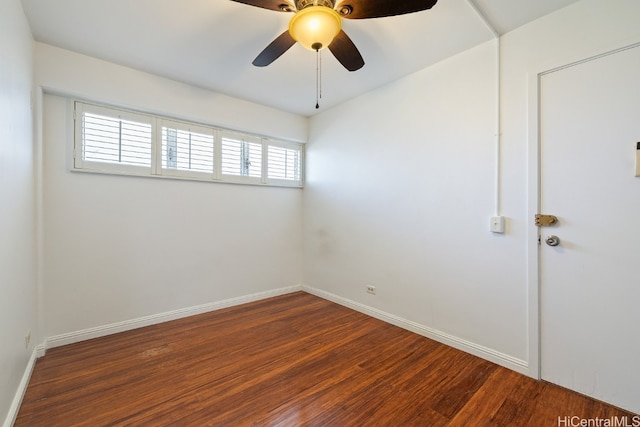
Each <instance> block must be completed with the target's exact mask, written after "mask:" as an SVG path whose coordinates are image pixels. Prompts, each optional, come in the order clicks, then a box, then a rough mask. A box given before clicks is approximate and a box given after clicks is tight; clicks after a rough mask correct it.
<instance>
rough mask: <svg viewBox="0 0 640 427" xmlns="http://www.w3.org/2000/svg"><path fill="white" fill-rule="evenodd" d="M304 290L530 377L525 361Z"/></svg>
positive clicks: (372, 309)
mask: <svg viewBox="0 0 640 427" xmlns="http://www.w3.org/2000/svg"><path fill="white" fill-rule="evenodd" d="M302 290H303V291H305V292H307V293H310V294H312V295H315V296H318V297H320V298H323V299H326V300H329V301H332V302H335V303H336V304H340V305H342V306H345V307H348V308H351V309H353V310H356V311H359V312H360V313H364V314H366V315H369V316H371V317H375V318H376V319H379V320H382V321H383V322H387V323H390V324H392V325H395V326H398V327H400V328H402V329H406V330H408V331H411V332H414V333H416V334H419V335H422V336H424V337H427V338H430V339H432V340H434V341H438V342H441V343H443V344H446V345H448V346H450V347H453V348H456V349H458V350H461V351H464V352H466V353H469V354H473V355H474V356H478V357H480V358H482V359H485V360H488V361H490V362H493V363H496V364H498V365H500V366H504V367H505V368H508V369H511V370H513V371H516V372H519V373H521V374H524V375H530V373H529V364H528V363H527V362H526V361H524V360H520V359H517V358H515V357H512V356H509V355H507V354H504V353H501V352H499V351H496V350H493V349H491V348H488V347H484V346H482V345H479V344H476V343H473V342H471V341H467V340H464V339H462V338H459V337H456V336H453V335H450V334H447V333H444V332H442V331H438V330H437V329H433V328H430V327H428V326H425V325H421V324H419V323H416V322H413V321H411V320H407V319H403V318H401V317H399V316H396V315H393V314H390V313H386V312H384V311H382V310H378V309H376V308H373V307H369V306H367V305H364V304H361V303H359V302H355V301H352V300H349V299H347V298H343V297H341V296H338V295H335V294H332V293H330V292H326V291H323V290H320V289H316V288H313V287H310V286H306V285H305V286H302Z"/></svg>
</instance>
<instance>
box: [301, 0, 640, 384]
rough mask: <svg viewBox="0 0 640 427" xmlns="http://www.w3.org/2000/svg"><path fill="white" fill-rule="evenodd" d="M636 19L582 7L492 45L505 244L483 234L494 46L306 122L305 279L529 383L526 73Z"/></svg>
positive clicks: (625, 32)
mask: <svg viewBox="0 0 640 427" xmlns="http://www.w3.org/2000/svg"><path fill="white" fill-rule="evenodd" d="M638 22H640V2H637V1H636V0H616V1H611V2H600V1H596V0H584V1H582V2H579V3H576V4H574V5H572V6H570V7H569V8H566V9H563V10H561V11H559V12H557V13H554V14H552V15H549V16H547V17H544V18H542V19H539V20H537V21H535V22H533V23H531V24H529V25H527V26H525V27H523V28H521V29H518V30H516V31H514V32H512V33H509V34H507V35H505V36H504V37H503V38H502V84H501V90H502V111H501V116H502V123H503V124H502V150H501V158H502V165H501V168H500V173H501V175H502V179H501V184H500V188H501V191H500V196H501V200H502V209H501V210H502V212H501V213H502V214H503V215H505V216H506V217H507V218H508V220H507V233H506V234H505V235H492V234H491V233H490V232H489V217H490V216H491V215H492V214H493V210H494V200H495V198H494V197H495V196H494V192H495V190H494V182H493V180H494V174H495V170H496V169H495V168H496V162H495V159H494V154H495V151H494V147H495V144H494V126H493V123H494V120H495V114H494V108H495V90H496V87H495V84H494V81H495V69H494V67H493V65H494V61H495V50H494V46H495V42H488V43H486V44H484V45H481V46H478V47H476V48H474V49H471V50H469V51H467V52H464V53H462V54H460V55H458V56H456V57H453V58H450V59H448V60H445V61H443V62H442V63H439V64H437V65H435V66H432V67H429V68H427V69H425V70H422V71H420V72H418V73H415V74H413V75H411V76H408V77H406V78H404V79H402V80H400V81H397V82H395V83H393V84H390V85H388V86H385V87H383V88H381V89H379V90H376V91H374V92H371V93H368V94H366V95H364V96H361V97H359V98H357V99H354V100H352V101H351V102H348V103H346V104H343V105H341V106H338V107H336V108H334V109H332V110H329V111H326V112H324V113H322V114H320V115H318V116H315V117H314V118H313V119H312V121H311V125H310V129H311V130H310V138H309V140H310V143H309V145H308V147H307V187H306V189H305V193H304V240H305V273H304V278H305V284H307V285H309V286H312V287H314V288H317V289H319V290H321V291H323V292H328V293H330V294H331V295H334V296H337V297H338V298H342V299H346V300H349V301H351V302H353V303H355V304H362V305H365V306H368V307H373V308H374V309H377V310H380V311H381V312H383V313H386V314H390V315H392V316H395V317H396V318H400V319H403V320H406V321H408V322H406V323H407V324H410V325H411V324H417V325H420V326H421V327H422V328H423V329H424V330H425V331H430V332H436V333H437V334H439V333H442V335H441V336H443V337H448V336H452V337H453V338H454V339H455V340H457V341H458V342H460V343H462V344H463V347H466V349H467V350H471V351H474V350H479V352H477V353H479V354H484V355H485V356H489V357H490V358H491V357H492V356H496V357H497V359H498V360H497V361H499V362H500V363H503V364H505V365H507V366H510V367H512V368H515V369H519V368H522V369H519V370H522V371H523V372H526V373H529V374H531V375H537V365H536V363H537V360H535V352H536V349H535V348H533V346H532V345H531V343H532V342H533V343H535V337H534V336H532V335H533V334H534V333H535V331H534V329H532V326H531V323H530V322H531V317H530V314H531V313H530V304H529V296H528V295H529V294H528V293H529V278H530V277H531V275H530V273H529V270H528V268H529V252H530V249H531V246H532V245H531V242H530V241H529V240H528V235H529V231H530V229H531V227H533V219H532V218H530V217H529V206H528V202H529V195H528V189H529V185H528V181H527V180H528V177H529V173H528V167H529V165H530V159H529V158H528V157H527V156H528V149H529V145H528V144H529V142H528V135H529V133H528V122H527V120H528V108H529V106H530V105H531V104H530V100H529V99H528V91H529V89H528V84H529V81H530V75H532V74H533V75H535V74H536V73H538V72H540V71H544V70H546V69H548V68H550V67H551V66H558V65H562V64H566V63H569V62H572V61H575V60H578V59H582V58H585V57H587V56H590V55H593V54H596V53H600V52H603V51H606V50H608V49H613V48H617V47H620V46H623V45H626V44H629V43H631V42H633V41H638V40H640V27H639V26H638V25H637V23H638ZM534 105H535V104H534ZM534 160H535V159H534ZM533 197H534V198H535V195H533ZM533 248H534V249H533V250H534V251H535V244H534V246H533ZM367 284H372V285H375V286H376V287H377V295H375V296H372V295H369V294H367V293H366V292H365V285H367ZM532 286H536V284H535V283H534V284H532ZM412 322H413V323H412ZM532 331H533V333H532ZM532 340H533V341H532ZM494 360H495V359H494Z"/></svg>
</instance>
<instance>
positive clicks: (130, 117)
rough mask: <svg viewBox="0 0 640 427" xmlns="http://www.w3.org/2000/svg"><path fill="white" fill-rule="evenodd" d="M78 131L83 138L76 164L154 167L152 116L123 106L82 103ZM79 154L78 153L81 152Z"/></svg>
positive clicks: (133, 168)
mask: <svg viewBox="0 0 640 427" xmlns="http://www.w3.org/2000/svg"><path fill="white" fill-rule="evenodd" d="M82 107H83V108H81V109H80V110H77V111H80V120H79V121H78V123H77V127H79V129H78V132H77V133H79V134H80V135H81V138H82V142H83V143H82V144H81V146H79V147H76V148H77V149H79V153H78V152H76V156H75V162H74V165H75V167H82V168H87V167H88V168H91V167H93V168H95V169H98V170H105V171H109V170H111V171H131V172H134V171H136V170H138V171H139V172H144V171H147V172H150V171H151V163H152V162H151V158H152V156H151V151H152V146H153V138H152V119H151V117H148V116H144V115H140V114H133V113H129V112H125V111H120V110H112V109H109V110H105V109H103V108H99V107H95V108H91V109H90V110H87V109H86V108H84V106H82ZM78 154H79V155H78Z"/></svg>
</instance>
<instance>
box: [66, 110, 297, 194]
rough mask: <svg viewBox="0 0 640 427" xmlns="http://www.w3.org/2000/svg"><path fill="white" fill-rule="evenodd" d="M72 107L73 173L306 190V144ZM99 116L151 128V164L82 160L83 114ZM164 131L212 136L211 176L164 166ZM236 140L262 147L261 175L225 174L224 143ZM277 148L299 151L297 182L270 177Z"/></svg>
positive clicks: (135, 113)
mask: <svg viewBox="0 0 640 427" xmlns="http://www.w3.org/2000/svg"><path fill="white" fill-rule="evenodd" d="M70 101H71V102H70V103H69V104H70V108H71V109H72V120H73V129H74V136H73V141H72V143H73V148H72V150H71V151H72V153H73V158H72V161H71V170H72V171H77V172H93V173H104V174H117V175H130V176H144V177H155V178H170V179H184V180H192V181H207V182H219V183H234V184H245V185H258V186H272V187H293V188H303V187H304V144H303V143H297V142H288V141H283V140H278V139H272V138H267V137H263V136H260V135H255V134H250V133H246V132H241V131H236V130H232V129H225V128H220V127H216V126H211V125H207V124H203V123H196V122H190V121H185V120H181V119H176V118H171V117H165V116H159V115H154V114H150V113H145V112H139V111H134V110H128V109H124V108H120V107H112V106H109V105H104V104H95V103H91V102H86V101H82V100H78V99H76V100H70ZM85 113H89V114H96V115H101V116H106V117H112V118H119V119H122V120H128V121H134V122H140V123H144V124H148V125H150V126H151V130H150V132H151V159H150V163H151V165H150V166H149V167H146V166H136V165H129V164H123V163H110V162H106V161H105V162H100V161H93V160H86V159H84V158H83V149H84V140H83V136H84V134H83V118H84V114H85ZM163 128H169V129H177V130H179V131H183V132H193V133H198V134H203V135H211V136H213V170H212V171H211V173H209V172H203V171H197V170H186V169H178V168H176V169H174V168H166V167H163V166H164V165H163V153H162V149H163V146H162V143H163V141H162V130H163ZM225 137H226V138H230V139H234V140H238V139H239V140H243V141H246V142H249V143H252V144H259V146H260V153H261V164H260V172H261V173H260V176H259V177H257V176H243V175H234V174H225V173H223V172H222V170H223V167H222V166H223V165H222V161H223V144H222V141H223V139H224V138H225ZM270 146H276V147H281V148H285V149H291V150H295V151H297V152H298V156H299V158H300V171H299V176H298V177H297V178H298V179H295V178H296V177H294V179H276V178H269V176H268V173H269V147H270Z"/></svg>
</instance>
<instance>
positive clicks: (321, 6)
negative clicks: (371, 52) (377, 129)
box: [232, 0, 438, 71]
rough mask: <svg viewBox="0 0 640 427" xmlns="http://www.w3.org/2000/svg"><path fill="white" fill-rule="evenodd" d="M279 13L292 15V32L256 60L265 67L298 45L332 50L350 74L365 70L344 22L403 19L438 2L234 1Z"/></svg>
mask: <svg viewBox="0 0 640 427" xmlns="http://www.w3.org/2000/svg"><path fill="white" fill-rule="evenodd" d="M232 1H235V2H237V3H244V4H247V5H250V6H256V7H261V8H264V9H270V10H275V11H280V12H293V13H294V15H293V17H292V18H291V21H290V22H289V29H288V30H287V31H285V32H284V33H282V34H281V35H280V36H278V37H277V38H276V39H275V40H274V41H273V42H271V44H269V46H267V47H266V48H265V49H264V50H263V51H262V52H261V53H260V54H259V55H258V56H257V57H256V59H254V60H253V65H255V66H257V67H265V66H267V65H269V64H271V63H272V62H273V61H275V60H276V59H278V58H279V57H280V56H281V55H282V54H283V53H285V52H286V51H287V50H289V48H290V47H291V46H293V45H294V44H295V43H296V42H298V43H300V44H301V45H302V46H304V47H305V48H307V49H309V50H313V51H316V52H319V51H320V50H321V49H324V48H329V50H330V51H331V53H333V55H334V56H335V57H336V59H337V60H338V61H339V62H340V63H341V64H342V65H343V66H344V67H345V68H346V69H347V70H349V71H356V70H359V69H360V68H362V67H363V66H364V60H363V59H362V55H360V52H359V51H358V48H357V47H356V46H355V44H354V43H353V41H351V39H350V38H349V36H347V34H346V33H345V32H344V30H342V18H346V19H368V18H382V17H385V16H395V15H404V14H407V13H413V12H419V11H422V10H426V9H431V8H432V7H433V5H435V4H436V3H437V1H438V0H232Z"/></svg>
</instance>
